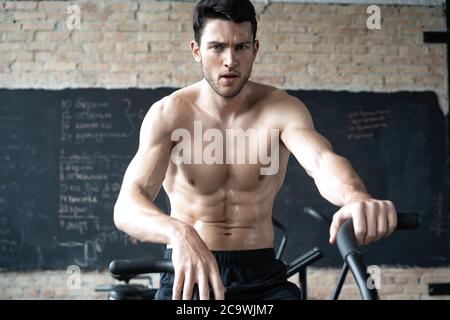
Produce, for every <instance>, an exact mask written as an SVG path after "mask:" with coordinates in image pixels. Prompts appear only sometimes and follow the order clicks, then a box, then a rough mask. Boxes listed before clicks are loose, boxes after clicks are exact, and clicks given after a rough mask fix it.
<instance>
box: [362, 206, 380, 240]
mask: <svg viewBox="0 0 450 320" xmlns="http://www.w3.org/2000/svg"><path fill="white" fill-rule="evenodd" d="M376 210H377V209H376V208H375V207H373V206H366V212H365V214H364V216H365V221H366V235H365V237H364V242H363V244H364V245H367V244H369V243H371V242H372V241H374V240H375V239H376V238H377V232H378V226H377V225H378V215H377V213H376Z"/></svg>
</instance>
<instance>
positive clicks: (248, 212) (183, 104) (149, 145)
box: [114, 0, 397, 299]
mask: <svg viewBox="0 0 450 320" xmlns="http://www.w3.org/2000/svg"><path fill="white" fill-rule="evenodd" d="M256 29H257V24H256V19H255V11H254V8H253V5H252V4H251V2H250V1H248V0H202V1H200V2H198V3H197V5H196V7H195V10H194V32H195V41H191V49H192V54H193V56H194V59H195V61H197V62H198V63H200V64H201V67H202V72H203V75H204V79H202V80H201V81H199V82H197V83H195V84H192V85H190V86H188V87H185V88H183V89H181V90H178V91H176V92H174V93H173V94H171V95H170V96H168V97H165V98H163V99H162V100H160V101H158V102H157V103H155V104H154V105H153V106H152V107H151V109H150V110H149V112H148V114H147V115H146V117H145V119H144V121H143V124H142V128H141V134H140V144H139V150H138V151H137V153H136V155H135V157H134V158H133V160H132V161H131V163H130V165H129V167H128V169H127V171H126V173H125V177H124V181H123V185H122V188H121V191H120V194H119V197H118V200H117V203H116V204H115V208H114V209H115V210H114V220H115V223H116V225H117V227H118V228H119V229H121V230H123V231H125V232H126V233H128V234H129V235H131V236H132V237H134V238H137V239H139V240H141V241H147V242H153V243H163V244H167V245H168V249H167V251H166V254H165V256H166V257H169V258H171V259H172V262H173V265H174V269H175V273H174V275H171V274H163V276H162V278H161V286H160V289H159V291H158V294H157V298H159V299H181V298H183V299H190V298H191V297H192V294H193V289H194V287H195V286H198V291H199V295H200V298H201V299H208V298H209V297H210V294H211V295H212V296H213V297H214V298H215V299H224V298H230V299H239V298H244V299H247V298H248V299H297V298H299V294H300V293H299V290H298V288H297V287H296V286H295V285H294V284H292V283H290V282H288V281H287V279H286V270H285V267H284V265H283V264H282V262H280V261H278V260H276V259H275V258H274V251H273V240H274V234H273V226H272V220H271V217H272V207H273V203H274V199H275V196H276V194H277V192H278V191H279V189H280V187H281V186H282V184H283V180H284V177H285V172H286V168H287V163H288V158H289V156H290V153H292V154H293V155H294V156H295V158H296V159H297V160H298V162H299V163H300V164H301V165H302V166H303V168H304V169H305V170H306V172H307V173H308V174H309V175H310V176H311V177H312V178H313V179H314V181H315V183H316V185H317V188H318V190H319V192H320V194H321V195H322V196H323V197H324V198H325V199H327V200H328V201H330V202H331V203H333V204H334V205H336V206H339V207H341V208H340V210H339V211H337V212H336V213H335V215H334V218H333V223H332V226H331V229H330V242H331V243H334V241H335V238H336V231H337V229H338V227H339V226H340V225H341V224H342V223H343V221H344V220H346V219H350V218H352V219H353V221H354V225H355V235H356V238H357V241H358V243H359V244H361V245H364V244H368V243H370V242H373V241H376V240H378V239H380V238H381V237H384V236H387V235H389V234H390V233H391V232H392V231H393V230H394V228H395V226H396V224H397V215H396V211H395V208H394V206H393V204H392V203H391V202H390V201H383V200H377V199H373V198H372V197H371V196H370V195H369V194H368V193H367V191H366V188H365V186H364V184H363V182H362V181H361V179H360V178H359V177H358V175H357V174H356V173H355V172H354V171H353V169H352V167H351V165H350V163H349V162H348V161H347V160H346V159H344V158H343V157H341V156H339V155H337V154H335V153H334V152H333V149H332V147H331V145H330V143H329V142H328V141H327V140H326V139H325V138H324V137H323V136H321V135H320V134H319V133H317V132H316V131H315V129H314V125H313V122H312V119H311V116H310V114H309V112H308V109H307V107H306V106H305V105H304V104H303V103H302V102H301V101H299V100H298V99H297V98H294V97H292V96H289V95H288V94H287V93H286V92H284V91H283V90H279V89H276V88H273V87H270V86H267V85H263V84H259V83H255V82H252V81H249V77H250V74H251V71H252V66H253V63H254V61H255V58H256V55H257V52H258V49H259V42H258V40H256V38H255V37H256ZM199 129H201V130H199ZM208 130H209V133H210V134H209V135H207V134H204V135H203V136H202V138H201V142H200V144H199V143H198V139H197V138H198V137H195V135H196V134H197V135H198V134H199V133H200V134H201V133H202V132H207V131H208ZM230 130H231V131H233V130H235V132H242V131H244V132H247V131H248V130H253V132H254V133H255V132H256V134H254V135H248V136H247V138H248V139H250V141H248V143H245V144H243V146H244V147H242V145H241V148H234V149H233V148H231V147H230V146H232V144H231V143H230V142H229V141H226V140H227V139H226V138H227V137H228V136H227V135H228V131H230ZM272 132H275V133H278V134H277V135H275V141H273V140H274V139H272V138H273V135H272V134H271V133H272ZM180 133H181V134H180ZM186 133H187V134H190V135H192V136H193V137H194V138H192V139H188V137H186V136H185V134H186ZM221 134H222V137H224V138H223V139H219V137H220V135H221ZM213 137H215V138H216V139H215V141H214V139H213ZM196 139H197V140H196ZM195 141H197V143H195ZM261 141H262V143H261ZM213 142H214V145H215V146H220V147H221V148H216V149H214V151H212V149H211V144H213ZM274 142H275V143H274ZM181 145H182V146H183V148H182V149H183V150H182V151H181V149H180V148H179V147H180V146H181ZM186 146H187V147H186ZM255 146H256V148H255ZM277 146H278V147H277ZM220 149H221V150H220ZM231 150H234V151H237V152H235V153H234V154H232V155H231V156H230V155H229V154H230V153H231ZM261 150H267V151H268V152H269V153H271V161H272V162H276V161H277V162H278V163H277V164H275V166H272V168H275V169H276V170H267V171H264V170H262V169H264V168H266V169H267V167H268V166H269V165H268V164H267V163H266V162H263V161H262V160H261V159H262V158H261V154H262V153H261V152H259V151H261ZM243 153H246V155H244V157H245V159H246V161H245V162H244V163H242V161H241V162H239V161H237V158H238V157H239V155H242V154H243ZM275 153H277V154H275ZM255 154H256V155H259V157H257V159H258V160H257V161H256V162H253V163H252V162H251V161H249V159H250V158H252V157H253V156H255ZM177 155H178V157H177ZM205 155H210V158H212V159H213V160H214V161H211V159H209V160H208V159H205ZM274 155H275V156H274ZM180 159H181V161H180ZM186 159H188V160H190V159H194V160H192V161H182V160H186ZM225 159H226V160H225ZM220 160H223V161H220ZM241 160H242V159H241ZM270 171H272V172H270ZM161 185H163V187H164V190H165V191H166V193H167V195H168V196H169V199H170V204H171V212H170V216H169V215H167V214H165V213H163V212H162V211H161V210H160V209H159V208H158V207H157V206H155V204H154V203H153V200H154V199H155V197H156V195H157V194H158V192H159V190H160V188H161Z"/></svg>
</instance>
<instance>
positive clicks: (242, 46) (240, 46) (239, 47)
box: [237, 44, 248, 50]
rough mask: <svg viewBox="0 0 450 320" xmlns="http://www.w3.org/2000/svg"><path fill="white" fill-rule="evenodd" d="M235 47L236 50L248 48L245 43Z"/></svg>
mask: <svg viewBox="0 0 450 320" xmlns="http://www.w3.org/2000/svg"><path fill="white" fill-rule="evenodd" d="M237 48H238V50H246V49H248V46H247V45H245V44H240V45H238V46H237Z"/></svg>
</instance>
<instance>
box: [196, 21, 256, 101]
mask: <svg viewBox="0 0 450 320" xmlns="http://www.w3.org/2000/svg"><path fill="white" fill-rule="evenodd" d="M258 46H259V43H258V42H257V41H255V42H253V33H252V27H251V24H250V22H243V23H239V24H237V23H235V22H232V21H227V20H220V19H210V20H208V21H207V22H206V25H205V27H204V29H203V34H202V37H201V44H200V48H199V47H198V45H197V44H196V43H195V41H194V42H192V43H191V48H192V51H193V54H194V57H195V59H196V60H197V61H199V62H201V64H202V72H203V76H204V77H205V79H206V80H207V81H208V83H209V84H210V86H211V87H212V88H213V89H214V91H215V92H216V93H217V94H218V95H220V96H221V97H224V98H232V97H235V96H237V95H238V94H239V92H241V90H242V88H243V87H244V86H245V84H246V83H247V81H248V79H249V78H250V74H251V72H252V67H253V61H254V59H255V58H256V53H257V51H258Z"/></svg>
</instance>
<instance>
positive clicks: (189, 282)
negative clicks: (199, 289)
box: [183, 272, 195, 300]
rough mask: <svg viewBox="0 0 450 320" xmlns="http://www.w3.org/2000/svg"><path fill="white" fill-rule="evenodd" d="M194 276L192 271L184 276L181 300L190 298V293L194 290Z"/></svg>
mask: <svg viewBox="0 0 450 320" xmlns="http://www.w3.org/2000/svg"><path fill="white" fill-rule="evenodd" d="M194 284H195V283H194V277H193V274H192V272H188V273H187V274H186V276H185V278H184V285H183V300H192V294H193V292H194Z"/></svg>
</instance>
